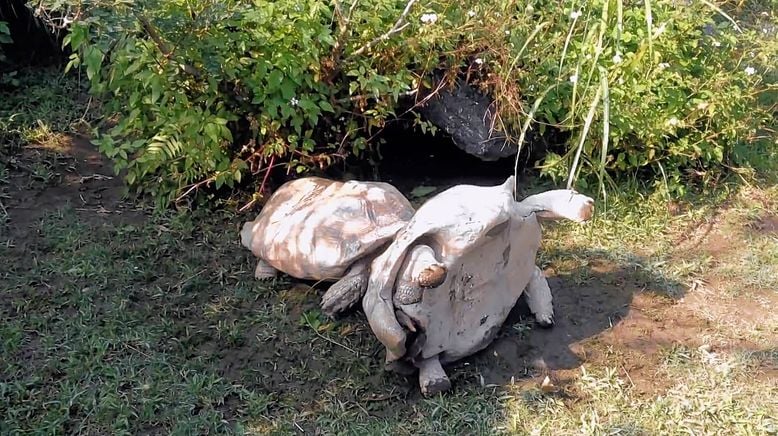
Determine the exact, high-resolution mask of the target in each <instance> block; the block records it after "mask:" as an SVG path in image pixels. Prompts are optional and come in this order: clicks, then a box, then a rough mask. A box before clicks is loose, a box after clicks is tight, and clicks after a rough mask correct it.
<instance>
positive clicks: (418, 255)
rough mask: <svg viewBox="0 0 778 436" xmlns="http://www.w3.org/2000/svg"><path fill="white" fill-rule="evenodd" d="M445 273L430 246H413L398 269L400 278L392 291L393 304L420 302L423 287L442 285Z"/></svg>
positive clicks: (445, 270) (443, 267)
mask: <svg viewBox="0 0 778 436" xmlns="http://www.w3.org/2000/svg"><path fill="white" fill-rule="evenodd" d="M446 274H447V269H446V267H445V265H443V264H442V263H440V262H438V259H437V258H436V257H435V251H433V250H432V248H430V247H429V246H427V245H417V246H415V247H413V250H411V252H410V254H409V255H408V257H407V258H406V259H405V262H404V263H403V266H402V268H401V269H400V279H399V280H398V281H397V287H396V288H395V291H394V302H395V304H399V305H406V304H415V303H418V302H420V301H421V297H422V293H423V291H424V289H425V288H436V287H438V286H440V285H442V284H443V282H445V281H446Z"/></svg>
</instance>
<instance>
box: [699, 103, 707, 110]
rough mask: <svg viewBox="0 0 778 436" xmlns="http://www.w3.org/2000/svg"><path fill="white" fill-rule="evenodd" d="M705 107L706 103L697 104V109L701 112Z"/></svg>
mask: <svg viewBox="0 0 778 436" xmlns="http://www.w3.org/2000/svg"><path fill="white" fill-rule="evenodd" d="M707 107H708V102H707V101H701V102H699V103H697V109H699V110H701V111H704V110H705V109H707Z"/></svg>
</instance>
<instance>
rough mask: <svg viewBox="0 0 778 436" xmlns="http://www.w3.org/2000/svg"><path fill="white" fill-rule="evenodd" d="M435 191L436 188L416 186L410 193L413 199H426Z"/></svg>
mask: <svg viewBox="0 0 778 436" xmlns="http://www.w3.org/2000/svg"><path fill="white" fill-rule="evenodd" d="M437 190H438V188H436V187H435V186H423V185H422V186H417V187H415V188H413V190H412V191H411V197H413V198H422V197H426V196H428V195H430V194H432V193H433V192H435V191H437Z"/></svg>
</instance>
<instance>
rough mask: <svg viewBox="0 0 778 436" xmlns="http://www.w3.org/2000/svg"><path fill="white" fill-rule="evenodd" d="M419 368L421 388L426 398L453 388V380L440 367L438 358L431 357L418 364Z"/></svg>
mask: <svg viewBox="0 0 778 436" xmlns="http://www.w3.org/2000/svg"><path fill="white" fill-rule="evenodd" d="M416 366H418V367H419V387H420V388H421V393H422V394H423V395H425V396H431V395H435V394H439V393H441V392H444V391H447V390H449V389H450V388H451V380H449V379H448V376H447V375H446V372H445V371H443V367H442V366H441V365H440V360H439V359H438V356H433V357H430V358H429V359H424V360H422V361H420V362H417V363H416Z"/></svg>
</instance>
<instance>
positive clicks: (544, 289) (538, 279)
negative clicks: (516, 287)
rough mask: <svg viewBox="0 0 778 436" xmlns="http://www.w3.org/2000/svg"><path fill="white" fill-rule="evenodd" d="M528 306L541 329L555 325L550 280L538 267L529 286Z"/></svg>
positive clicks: (527, 292)
mask: <svg viewBox="0 0 778 436" xmlns="http://www.w3.org/2000/svg"><path fill="white" fill-rule="evenodd" d="M525 293H526V294H527V305H528V306H529V310H530V311H532V314H533V315H535V320H536V321H537V322H538V324H540V326H541V327H545V328H548V327H551V326H553V325H554V305H553V302H552V299H553V297H552V296H551V288H549V287H548V280H546V276H545V274H543V271H541V270H540V268H538V267H537V266H536V267H535V269H534V270H533V271H532V278H530V280H529V283H528V284H527V290H526V292H525Z"/></svg>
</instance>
